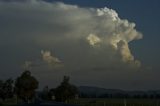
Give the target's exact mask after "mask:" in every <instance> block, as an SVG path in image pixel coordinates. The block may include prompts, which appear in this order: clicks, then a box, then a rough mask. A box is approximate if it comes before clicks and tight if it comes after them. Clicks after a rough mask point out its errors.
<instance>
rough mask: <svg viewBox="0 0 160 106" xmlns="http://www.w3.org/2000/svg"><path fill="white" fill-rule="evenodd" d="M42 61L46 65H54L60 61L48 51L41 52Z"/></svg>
mask: <svg viewBox="0 0 160 106" xmlns="http://www.w3.org/2000/svg"><path fill="white" fill-rule="evenodd" d="M41 55H42V59H43V61H45V62H47V63H48V64H51V65H55V64H59V63H61V61H60V60H59V59H58V58H57V57H54V56H52V55H51V52H50V51H43V50H42V51H41Z"/></svg>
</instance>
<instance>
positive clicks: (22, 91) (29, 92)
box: [15, 71, 38, 102]
mask: <svg viewBox="0 0 160 106" xmlns="http://www.w3.org/2000/svg"><path fill="white" fill-rule="evenodd" d="M37 88H38V81H37V80H36V78H35V77H33V76H31V72H30V71H25V72H23V73H22V75H21V76H20V77H18V78H17V79H16V82H15V92H16V94H17V96H18V98H20V99H22V100H24V101H25V102H29V101H31V100H32V99H33V98H34V96H35V90H36V89H37Z"/></svg>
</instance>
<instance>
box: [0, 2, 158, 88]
mask: <svg viewBox="0 0 160 106" xmlns="http://www.w3.org/2000/svg"><path fill="white" fill-rule="evenodd" d="M159 11H160V1H159V0H152V1H149V0H148V1H146V0H133V1H131V0H119V1H117V0H0V50H1V52H0V60H1V62H0V67H1V70H0V79H6V78H10V77H12V78H16V77H17V76H19V75H20V74H21V73H22V72H23V71H24V70H25V69H29V70H30V71H31V72H32V74H33V75H34V76H35V77H36V78H37V79H38V80H39V82H40V87H42V86H45V85H49V87H55V86H57V84H59V82H60V81H61V79H62V77H63V76H64V75H68V76H70V77H71V82H72V83H74V84H76V85H78V86H79V85H88V86H99V87H105V88H116V89H139V90H142V89H147V90H149V89H160V84H159V82H160V78H159V75H160V66H159V63H160V48H159V45H160V42H159V39H160V37H159V35H160V30H159V28H160V21H159V19H160V14H159Z"/></svg>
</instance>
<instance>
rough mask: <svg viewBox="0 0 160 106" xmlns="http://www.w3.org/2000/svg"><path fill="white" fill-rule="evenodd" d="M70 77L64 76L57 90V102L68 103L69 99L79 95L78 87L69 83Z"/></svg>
mask: <svg viewBox="0 0 160 106" xmlns="http://www.w3.org/2000/svg"><path fill="white" fill-rule="evenodd" d="M69 79H70V78H69V77H68V76H64V78H63V81H62V82H61V84H60V85H59V86H58V87H57V88H56V89H55V99H56V101H60V102H66V101H67V100H68V99H71V98H75V95H76V94H77V93H78V89H77V87H76V86H74V85H71V84H70V83H69Z"/></svg>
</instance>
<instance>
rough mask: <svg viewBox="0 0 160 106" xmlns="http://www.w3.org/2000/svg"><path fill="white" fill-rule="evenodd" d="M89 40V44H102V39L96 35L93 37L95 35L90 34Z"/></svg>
mask: <svg viewBox="0 0 160 106" xmlns="http://www.w3.org/2000/svg"><path fill="white" fill-rule="evenodd" d="M87 40H88V41H89V44H90V45H92V46H94V45H96V44H98V43H100V42H101V40H100V38H99V37H97V36H96V35H93V34H90V35H89V36H88V37H87Z"/></svg>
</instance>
